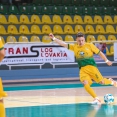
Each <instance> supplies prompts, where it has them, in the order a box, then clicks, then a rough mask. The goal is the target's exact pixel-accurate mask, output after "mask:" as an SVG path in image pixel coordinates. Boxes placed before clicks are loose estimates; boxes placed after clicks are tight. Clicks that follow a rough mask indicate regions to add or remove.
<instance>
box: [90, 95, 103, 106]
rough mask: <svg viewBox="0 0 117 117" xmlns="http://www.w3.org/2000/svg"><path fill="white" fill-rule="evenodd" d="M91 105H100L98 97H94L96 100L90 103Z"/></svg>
mask: <svg viewBox="0 0 117 117" xmlns="http://www.w3.org/2000/svg"><path fill="white" fill-rule="evenodd" d="M91 104H93V105H101V100H100V99H99V98H98V97H96V98H94V100H93V102H91Z"/></svg>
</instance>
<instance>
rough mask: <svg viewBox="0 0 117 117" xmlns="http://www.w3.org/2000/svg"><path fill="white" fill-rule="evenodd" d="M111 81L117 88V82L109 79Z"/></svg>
mask: <svg viewBox="0 0 117 117" xmlns="http://www.w3.org/2000/svg"><path fill="white" fill-rule="evenodd" d="M109 80H111V81H112V85H113V86H115V87H117V82H116V81H115V80H113V79H112V78H109Z"/></svg>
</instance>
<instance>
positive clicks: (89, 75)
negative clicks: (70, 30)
mask: <svg viewBox="0 0 117 117" xmlns="http://www.w3.org/2000/svg"><path fill="white" fill-rule="evenodd" d="M49 36H50V38H51V39H52V40H53V41H55V42H56V43H58V44H59V45H61V46H63V47H65V48H68V49H69V50H72V51H73V52H74V55H75V57H76V60H77V63H78V66H79V69H80V72H79V73H80V74H79V76H80V81H81V82H82V83H83V85H84V88H85V90H86V91H87V92H88V93H89V94H90V95H91V96H92V97H93V98H94V100H93V102H92V104H101V101H100V99H99V98H98V97H97V95H96V93H95V92H94V90H93V89H92V88H91V84H92V80H94V81H95V82H97V83H100V84H103V85H109V84H110V85H114V86H115V87H117V82H116V81H114V80H112V79H107V78H104V77H103V76H102V75H101V73H100V72H99V70H98V68H97V67H96V63H95V61H94V58H93V54H94V53H95V54H98V55H99V56H100V57H101V58H102V59H103V60H104V61H105V62H106V63H107V65H109V66H111V65H112V62H111V61H109V60H108V59H107V58H106V56H105V55H104V54H103V53H102V52H101V51H100V50H99V49H98V48H97V47H96V46H95V45H93V44H92V43H86V42H85V35H84V34H83V33H78V34H76V42H77V43H76V44H67V43H65V42H63V41H61V40H59V39H57V38H55V37H54V35H53V34H52V33H50V34H49Z"/></svg>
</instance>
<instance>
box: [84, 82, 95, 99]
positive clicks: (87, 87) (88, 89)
mask: <svg viewBox="0 0 117 117" xmlns="http://www.w3.org/2000/svg"><path fill="white" fill-rule="evenodd" d="M84 88H85V90H86V91H87V92H88V93H89V94H90V95H91V96H92V97H93V98H96V97H97V95H96V93H95V92H94V90H93V89H92V88H91V87H90V85H89V84H86V85H84Z"/></svg>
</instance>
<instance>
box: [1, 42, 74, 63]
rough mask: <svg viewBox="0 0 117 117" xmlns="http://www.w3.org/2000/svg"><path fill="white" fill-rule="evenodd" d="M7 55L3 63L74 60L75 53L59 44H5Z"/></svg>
mask: <svg viewBox="0 0 117 117" xmlns="http://www.w3.org/2000/svg"><path fill="white" fill-rule="evenodd" d="M5 51H6V56H5V58H4V60H3V61H2V63H1V64H22V63H50V62H74V61H75V58H74V53H73V52H72V51H70V50H68V49H66V48H64V47H61V46H59V45H39V44H36V43H17V44H5Z"/></svg>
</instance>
